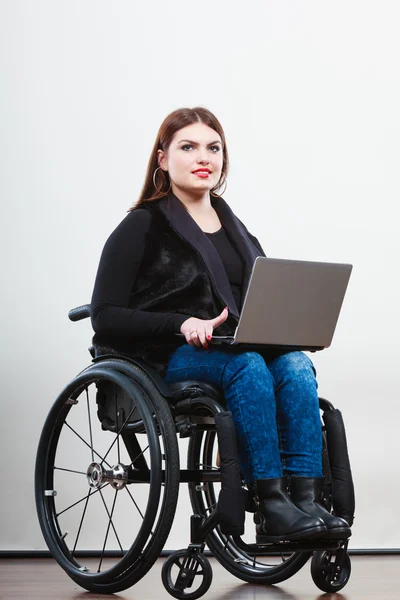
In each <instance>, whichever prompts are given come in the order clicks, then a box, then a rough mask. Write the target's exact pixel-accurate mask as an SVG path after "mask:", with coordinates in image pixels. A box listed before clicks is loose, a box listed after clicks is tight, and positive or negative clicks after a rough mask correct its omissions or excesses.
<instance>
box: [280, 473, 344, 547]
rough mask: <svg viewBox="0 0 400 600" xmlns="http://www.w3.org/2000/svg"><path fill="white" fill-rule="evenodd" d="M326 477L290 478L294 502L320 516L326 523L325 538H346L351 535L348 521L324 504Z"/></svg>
mask: <svg viewBox="0 0 400 600" xmlns="http://www.w3.org/2000/svg"><path fill="white" fill-rule="evenodd" d="M324 480H325V478H324V477H317V478H313V477H296V476H294V475H293V476H292V477H291V479H290V497H291V499H292V502H293V503H294V504H295V505H296V506H297V507H298V508H300V510H302V511H303V512H305V513H307V515H309V516H310V517H319V518H320V519H322V520H323V522H324V523H325V525H326V528H327V533H326V534H325V535H324V536H323V537H324V539H346V538H348V537H350V536H351V529H350V527H349V524H348V523H347V521H345V520H344V519H342V518H340V517H335V516H334V515H331V513H330V512H328V511H327V510H326V508H324V507H323V505H322V492H323V487H324Z"/></svg>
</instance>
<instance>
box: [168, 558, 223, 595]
mask: <svg viewBox="0 0 400 600" xmlns="http://www.w3.org/2000/svg"><path fill="white" fill-rule="evenodd" d="M186 554H187V550H177V551H176V552H174V553H173V554H170V556H169V557H168V558H167V559H166V561H165V562H164V564H163V566H162V570H161V579H162V582H163V585H164V587H165V589H166V590H167V592H168V593H169V594H171V596H174V598H179V599H185V600H196V598H200V597H201V596H203V595H204V594H205V593H206V592H207V590H208V589H209V588H210V585H211V583H212V579H213V573H212V568H211V565H210V562H209V560H208V559H207V558H206V557H205V556H204V554H201V553H200V552H199V553H197V554H195V555H194V556H193V557H191V559H190V560H191V561H192V565H191V566H192V567H193V561H196V562H197V564H199V565H200V567H201V569H202V571H201V573H198V575H200V574H201V575H203V581H202V583H201V585H200V586H199V587H198V588H197V589H196V590H195V591H194V592H185V591H184V590H180V589H178V588H176V587H175V585H174V583H173V581H172V577H171V570H172V567H173V566H174V565H176V564H177V562H179V559H182V560H185V559H186ZM196 576H197V575H196ZM195 580H196V577H195ZM189 589H190V588H189Z"/></svg>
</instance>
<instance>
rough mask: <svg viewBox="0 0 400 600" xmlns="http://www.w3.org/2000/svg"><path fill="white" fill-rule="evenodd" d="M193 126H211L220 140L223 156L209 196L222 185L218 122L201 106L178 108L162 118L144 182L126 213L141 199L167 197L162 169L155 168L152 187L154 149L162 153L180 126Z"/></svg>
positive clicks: (166, 178) (226, 162) (167, 181)
mask: <svg viewBox="0 0 400 600" xmlns="http://www.w3.org/2000/svg"><path fill="white" fill-rule="evenodd" d="M193 123H204V124H205V125H208V127H211V129H214V131H216V132H217V133H218V134H219V136H220V137H221V140H222V156H223V163H222V176H221V178H220V180H219V181H218V183H217V185H215V186H214V187H213V188H212V190H210V193H212V192H214V193H215V192H217V191H218V190H219V189H221V187H222V186H223V184H224V183H225V179H226V176H227V175H228V169H229V159H228V150H227V147H226V142H225V134H224V130H223V129H222V126H221V123H220V122H219V121H218V119H217V117H216V116H215V115H213V113H212V112H210V111H209V110H207V109H206V108H202V107H201V106H196V107H195V108H178V110H174V111H173V112H172V113H170V114H169V115H168V116H167V117H166V118H165V119H164V121H163V122H162V124H161V127H160V129H159V130H158V134H157V138H156V141H155V143H154V146H153V150H152V152H151V155H150V160H149V163H148V165H147V172H146V179H145V181H144V185H143V188H142V191H141V193H140V196H139V200H138V201H137V202H136V203H135V204H134V205H133V206H132V207H131V208H130V209H129V210H134V209H135V208H137V207H138V206H139V205H140V204H141V203H142V202H144V201H145V200H146V201H151V200H158V199H159V198H162V197H163V196H166V195H167V194H168V192H169V190H170V185H171V182H170V178H169V174H168V172H166V171H164V170H163V169H159V170H158V171H157V174H156V177H155V182H156V186H157V188H156V187H154V182H153V176H154V171H155V170H156V169H157V167H158V159H157V150H163V151H164V152H166V151H167V150H168V148H169V146H170V144H171V141H172V138H173V137H174V135H175V133H176V132H177V131H179V130H180V129H182V128H183V127H187V126H188V125H192V124H193Z"/></svg>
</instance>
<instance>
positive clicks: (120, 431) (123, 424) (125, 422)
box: [100, 404, 136, 465]
mask: <svg viewBox="0 0 400 600" xmlns="http://www.w3.org/2000/svg"><path fill="white" fill-rule="evenodd" d="M135 409H136V404H135V405H134V406H133V408H132V409H131V411H130V413H129V415H128V416H127V417H126V419H125V421H124V422H123V423H122V425H121V428H120V430H119V431H118V433H117V435H116V437H115V439H114V441H113V442H112V444H111V446H110V447H109V449H108V450H107V452H106V454H105V456H104V458H103V460H102V461H101V463H100V465H102V464H103V462H105V460H106V458H107V456H108V455H109V454H110V452H111V450H112V447H113V446H114V444H115V442H116V441H117V440H118V439H119V436H120V435H121V433H122V431H123V429H124V427H125V425H126V424H127V422H128V421H129V419H130V418H131V414H132V413H133V411H134V410H135Z"/></svg>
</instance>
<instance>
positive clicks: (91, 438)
mask: <svg viewBox="0 0 400 600" xmlns="http://www.w3.org/2000/svg"><path fill="white" fill-rule="evenodd" d="M85 390H86V404H87V411H88V417H89V434H90V448H91V450H92V462H94V451H93V433H92V420H91V417H90V407H89V392H88V388H87V385H85Z"/></svg>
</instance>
